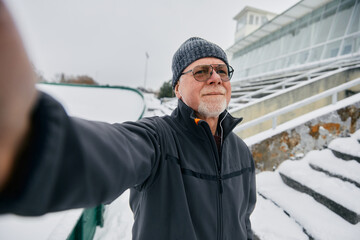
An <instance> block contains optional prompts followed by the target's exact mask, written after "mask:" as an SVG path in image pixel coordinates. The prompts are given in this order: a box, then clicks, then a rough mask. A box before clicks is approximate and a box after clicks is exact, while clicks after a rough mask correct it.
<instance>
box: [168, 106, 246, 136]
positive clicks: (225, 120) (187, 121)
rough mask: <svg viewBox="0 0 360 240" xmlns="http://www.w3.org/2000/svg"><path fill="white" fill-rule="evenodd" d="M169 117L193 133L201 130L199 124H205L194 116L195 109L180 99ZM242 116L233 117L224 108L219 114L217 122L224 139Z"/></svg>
mask: <svg viewBox="0 0 360 240" xmlns="http://www.w3.org/2000/svg"><path fill="white" fill-rule="evenodd" d="M171 117H172V118H174V119H175V120H176V121H177V122H178V123H179V125H181V127H183V128H185V130H189V131H191V132H193V133H195V134H199V133H200V132H202V131H203V130H202V128H200V125H202V124H207V123H206V121H204V120H200V119H198V118H197V117H196V115H195V111H194V110H193V109H192V108H190V107H189V106H187V105H186V104H185V103H184V102H183V101H182V100H180V99H179V100H178V107H177V108H176V109H175V110H174V111H173V112H172V114H171ZM242 119H243V118H234V117H233V116H231V114H230V113H229V112H228V111H227V110H225V111H224V112H222V113H221V114H220V116H219V122H218V124H221V126H222V128H223V131H224V135H223V136H224V139H225V138H226V136H227V135H228V134H229V133H230V132H231V131H232V130H233V129H234V128H235V127H236V125H237V124H239V123H240V122H241V121H242Z"/></svg>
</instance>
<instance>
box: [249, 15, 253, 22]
mask: <svg viewBox="0 0 360 240" xmlns="http://www.w3.org/2000/svg"><path fill="white" fill-rule="evenodd" d="M249 24H254V15H252V14H250V16H249Z"/></svg>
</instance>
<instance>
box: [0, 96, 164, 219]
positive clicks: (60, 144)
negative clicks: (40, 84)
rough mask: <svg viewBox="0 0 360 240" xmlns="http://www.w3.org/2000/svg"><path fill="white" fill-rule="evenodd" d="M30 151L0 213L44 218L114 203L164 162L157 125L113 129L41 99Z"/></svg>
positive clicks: (1, 200)
mask: <svg viewBox="0 0 360 240" xmlns="http://www.w3.org/2000/svg"><path fill="white" fill-rule="evenodd" d="M31 124H32V125H31V126H32V128H31V131H32V133H31V137H30V138H29V139H30V140H29V142H28V146H26V147H25V150H24V151H22V153H21V155H20V156H19V157H18V158H17V162H16V166H15V170H14V171H13V174H12V178H11V179H10V181H9V184H7V186H6V188H5V189H4V190H3V191H2V192H1V193H0V213H15V214H20V215H31V216H35V215H41V214H44V213H46V212H53V211H59V210H65V209H70V208H80V207H90V206H94V205H97V204H100V203H109V202H111V201H112V200H114V199H115V198H117V197H118V196H119V195H120V194H121V193H122V192H123V191H125V190H126V189H128V188H130V187H133V186H136V185H139V184H143V183H144V182H145V181H146V179H147V178H148V177H149V176H150V175H151V172H152V170H153V168H154V166H155V165H156V163H157V162H158V159H159V155H160V154H159V152H160V151H159V149H160V148H159V144H158V138H157V134H156V132H155V130H154V125H153V124H152V122H151V119H145V120H141V121H139V122H126V123H122V124H108V123H103V122H95V121H87V120H84V119H79V118H73V117H69V116H68V115H67V114H66V112H65V111H64V109H63V107H62V106H61V105H60V104H59V103H58V102H56V101H55V100H54V99H53V98H51V97H50V96H48V95H46V94H44V93H41V94H40V99H39V101H38V103H37V106H36V107H35V110H34V112H33V117H32V123H31Z"/></svg>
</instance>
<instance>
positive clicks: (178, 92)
mask: <svg viewBox="0 0 360 240" xmlns="http://www.w3.org/2000/svg"><path fill="white" fill-rule="evenodd" d="M179 83H180V81H178V82H177V83H176V85H175V88H174V92H175V95H176V97H177V98H178V99H181V98H182V96H181V94H180V91H179V85H180V84H179Z"/></svg>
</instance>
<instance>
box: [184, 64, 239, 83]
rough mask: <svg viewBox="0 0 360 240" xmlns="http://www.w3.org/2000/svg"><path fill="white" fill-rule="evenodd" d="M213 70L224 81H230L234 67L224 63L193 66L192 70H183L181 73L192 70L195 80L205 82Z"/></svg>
mask: <svg viewBox="0 0 360 240" xmlns="http://www.w3.org/2000/svg"><path fill="white" fill-rule="evenodd" d="M214 70H215V72H216V73H217V74H219V76H220V78H221V80H222V81H224V82H227V81H230V79H231V77H232V75H233V73H234V69H233V68H232V67H231V66H228V65H226V64H212V65H198V66H195V67H194V68H193V69H192V70H189V71H187V72H183V73H181V75H184V74H187V73H190V72H192V74H193V76H194V78H195V80H196V81H199V82H205V81H207V80H209V79H210V78H211V75H212V74H213V71H214Z"/></svg>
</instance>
